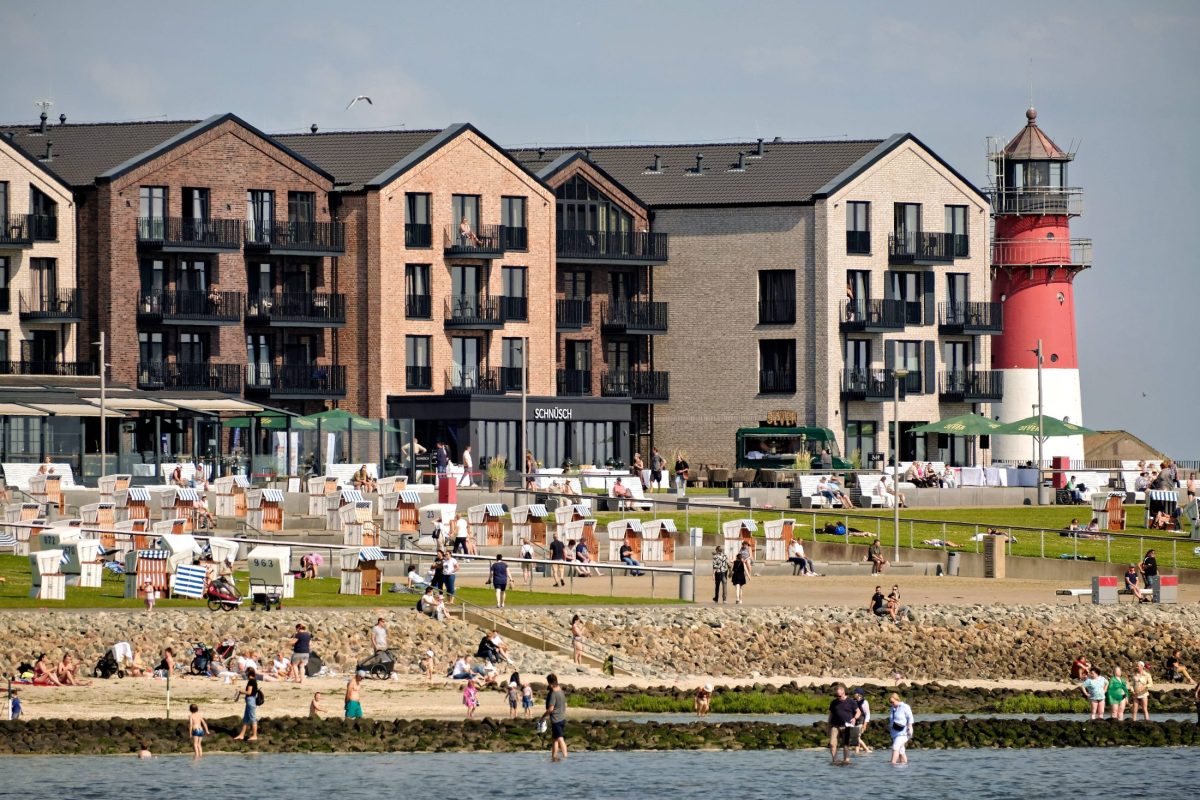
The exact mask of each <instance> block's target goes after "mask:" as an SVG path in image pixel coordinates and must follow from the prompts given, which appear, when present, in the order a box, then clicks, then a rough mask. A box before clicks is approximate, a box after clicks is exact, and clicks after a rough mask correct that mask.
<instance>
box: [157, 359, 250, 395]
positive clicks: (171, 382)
mask: <svg viewBox="0 0 1200 800" xmlns="http://www.w3.org/2000/svg"><path fill="white" fill-rule="evenodd" d="M138 388H141V389H190V390H195V391H216V392H223V393H225V394H237V393H238V392H240V391H241V390H242V367H241V365H239V364H211V363H187V362H182V363H181V362H178V361H139V362H138Z"/></svg>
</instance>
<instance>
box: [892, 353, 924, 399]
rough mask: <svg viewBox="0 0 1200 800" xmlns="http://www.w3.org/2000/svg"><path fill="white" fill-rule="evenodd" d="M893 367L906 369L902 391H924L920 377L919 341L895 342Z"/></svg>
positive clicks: (913, 392) (917, 392)
mask: <svg viewBox="0 0 1200 800" xmlns="http://www.w3.org/2000/svg"><path fill="white" fill-rule="evenodd" d="M931 366H932V365H931ZM895 368H896V369H901V368H903V369H906V370H908V376H907V377H906V378H905V379H904V391H906V392H907V393H908V394H920V393H922V392H923V391H924V389H925V381H924V380H922V378H921V343H920V342H909V341H898V342H896V367H895Z"/></svg>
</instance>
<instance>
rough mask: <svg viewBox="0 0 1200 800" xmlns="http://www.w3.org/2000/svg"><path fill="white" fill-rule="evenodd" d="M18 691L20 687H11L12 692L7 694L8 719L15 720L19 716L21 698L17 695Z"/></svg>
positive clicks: (19, 691)
mask: <svg viewBox="0 0 1200 800" xmlns="http://www.w3.org/2000/svg"><path fill="white" fill-rule="evenodd" d="M20 693H21V690H20V689H13V690H12V692H11V693H10V694H9V702H8V713H9V717H8V718H9V719H13V720H16V719H20V718H21V698H20V697H17V695H19V694H20Z"/></svg>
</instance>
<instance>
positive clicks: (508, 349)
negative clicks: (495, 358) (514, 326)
mask: <svg viewBox="0 0 1200 800" xmlns="http://www.w3.org/2000/svg"><path fill="white" fill-rule="evenodd" d="M522 347H524V342H523V340H522V339H520V338H517V337H506V338H505V339H504V341H503V342H502V343H501V348H500V357H501V370H500V388H501V390H502V391H505V392H519V391H521V380H522V379H521V367H522V366H523V361H522V354H521V350H522Z"/></svg>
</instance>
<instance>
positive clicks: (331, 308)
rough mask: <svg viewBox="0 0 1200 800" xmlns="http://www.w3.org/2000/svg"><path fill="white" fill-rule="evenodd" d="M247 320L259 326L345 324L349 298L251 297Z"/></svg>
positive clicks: (309, 294)
mask: <svg viewBox="0 0 1200 800" xmlns="http://www.w3.org/2000/svg"><path fill="white" fill-rule="evenodd" d="M246 321H247V322H252V323H258V324H271V325H290V326H306V327H319V328H325V327H332V326H336V325H344V324H346V296H345V295H343V294H338V293H330V292H275V293H274V294H252V295H250V297H249V298H248V300H247V301H246Z"/></svg>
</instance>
